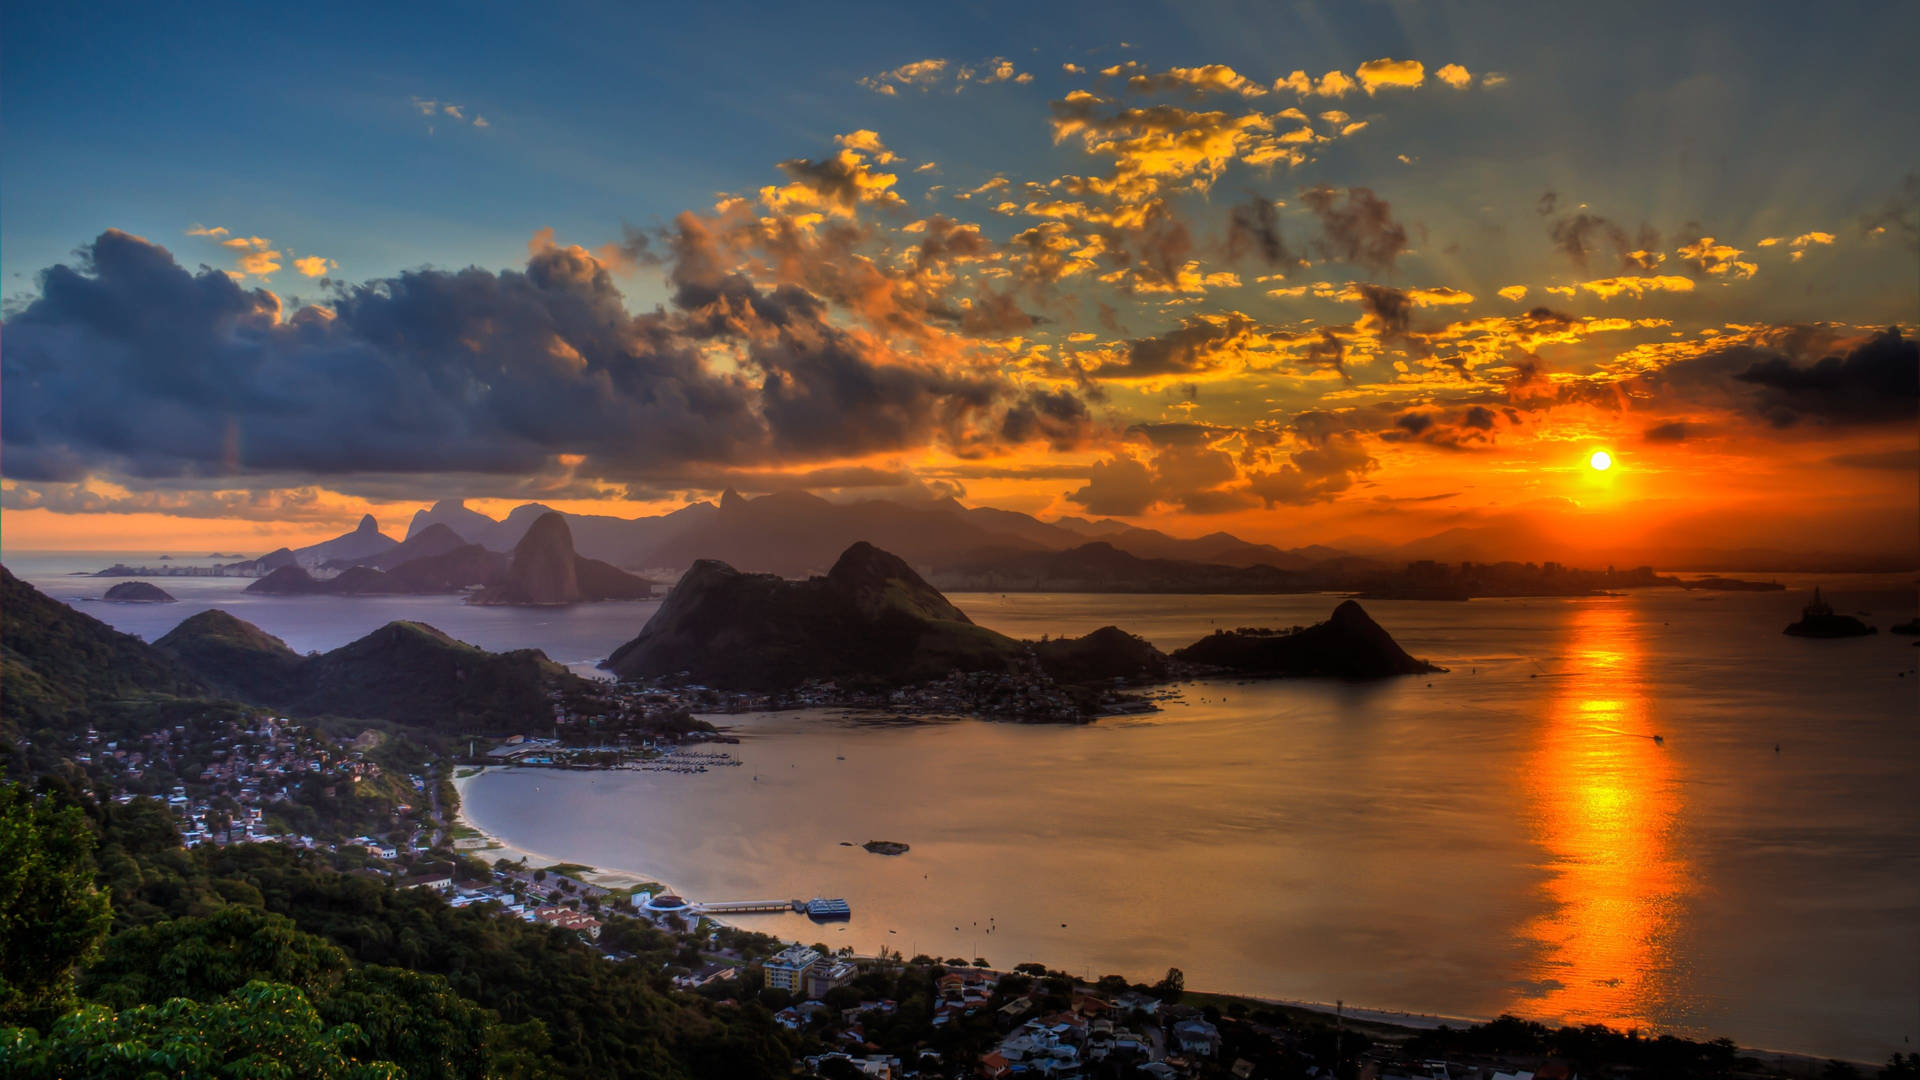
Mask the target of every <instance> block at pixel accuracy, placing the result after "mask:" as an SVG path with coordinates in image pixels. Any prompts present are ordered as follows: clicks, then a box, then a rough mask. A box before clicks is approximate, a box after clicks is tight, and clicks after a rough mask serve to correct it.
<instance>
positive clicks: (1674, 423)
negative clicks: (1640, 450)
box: [1640, 420, 1701, 443]
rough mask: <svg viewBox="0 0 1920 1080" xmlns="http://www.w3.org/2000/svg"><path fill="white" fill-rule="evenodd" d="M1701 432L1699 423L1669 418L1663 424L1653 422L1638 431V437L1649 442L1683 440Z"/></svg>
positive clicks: (1675, 441)
mask: <svg viewBox="0 0 1920 1080" xmlns="http://www.w3.org/2000/svg"><path fill="white" fill-rule="evenodd" d="M1700 433H1701V428H1700V425H1699V424H1697V423H1688V422H1687V421H1685V420H1669V421H1668V422H1666V423H1664V424H1654V425H1653V426H1652V427H1649V428H1647V429H1646V430H1645V431H1642V432H1641V433H1640V437H1641V438H1642V439H1645V440H1646V441H1648V442H1650V443H1677V442H1685V441H1687V440H1688V439H1690V438H1693V437H1694V436H1696V435H1699V434H1700Z"/></svg>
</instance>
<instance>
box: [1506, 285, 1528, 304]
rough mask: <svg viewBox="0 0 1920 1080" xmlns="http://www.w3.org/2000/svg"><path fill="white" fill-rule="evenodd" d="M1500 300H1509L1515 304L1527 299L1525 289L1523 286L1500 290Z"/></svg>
mask: <svg viewBox="0 0 1920 1080" xmlns="http://www.w3.org/2000/svg"><path fill="white" fill-rule="evenodd" d="M1500 298H1501V299H1503V300H1511V301H1513V302H1514V303H1516V304H1517V303H1519V302H1520V301H1522V300H1525V299H1526V298H1527V287H1526V286H1525V285H1509V286H1507V287H1506V288H1504V289H1501V290H1500Z"/></svg>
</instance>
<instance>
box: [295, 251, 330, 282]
mask: <svg viewBox="0 0 1920 1080" xmlns="http://www.w3.org/2000/svg"><path fill="white" fill-rule="evenodd" d="M339 265H340V264H339V263H337V262H334V261H333V260H332V259H327V258H322V257H321V256H319V255H302V256H300V257H299V258H297V259H295V260H293V268H294V269H295V270H298V271H300V272H301V273H302V274H304V275H306V276H307V277H310V278H317V277H325V276H326V274H327V272H328V271H329V270H333V269H336V268H338V267H339Z"/></svg>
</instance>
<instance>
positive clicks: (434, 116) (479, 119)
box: [408, 95, 493, 133]
mask: <svg viewBox="0 0 1920 1080" xmlns="http://www.w3.org/2000/svg"><path fill="white" fill-rule="evenodd" d="M408 100H409V101H411V102H412V103H413V108H414V111H415V112H417V113H419V114H420V115H421V117H423V118H424V119H426V120H427V121H428V124H427V131H428V133H432V131H433V121H437V120H442V119H446V120H452V121H453V122H454V123H455V124H456V125H459V124H471V125H473V126H474V127H477V128H490V127H492V126H493V125H492V124H490V123H488V122H487V118H486V117H484V116H481V115H480V114H479V113H474V114H473V117H472V118H471V119H469V118H468V117H467V108H468V107H467V106H465V105H457V104H455V103H453V102H451V101H439V100H436V99H434V98H423V97H419V96H417V95H416V96H414V97H411V98H409V99H408Z"/></svg>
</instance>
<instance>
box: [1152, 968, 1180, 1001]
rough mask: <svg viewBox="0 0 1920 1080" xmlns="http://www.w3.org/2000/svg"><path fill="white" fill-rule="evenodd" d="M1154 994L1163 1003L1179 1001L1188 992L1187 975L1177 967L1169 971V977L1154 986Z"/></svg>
mask: <svg viewBox="0 0 1920 1080" xmlns="http://www.w3.org/2000/svg"><path fill="white" fill-rule="evenodd" d="M1153 992H1154V994H1155V995H1156V996H1158V997H1159V998H1160V999H1161V1000H1163V1001H1178V1000H1180V996H1181V995H1182V994H1185V993H1186V992H1187V973H1186V972H1184V971H1181V970H1180V969H1179V968H1177V967H1170V968H1168V969H1167V977H1166V978H1164V979H1161V980H1160V981H1159V982H1157V983H1154V984H1153Z"/></svg>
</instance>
